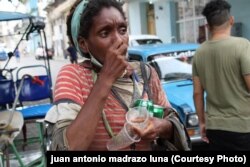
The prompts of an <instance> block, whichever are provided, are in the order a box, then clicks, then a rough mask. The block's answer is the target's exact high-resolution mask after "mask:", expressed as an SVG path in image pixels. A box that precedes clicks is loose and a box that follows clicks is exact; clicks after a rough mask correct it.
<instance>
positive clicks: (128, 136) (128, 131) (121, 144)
mask: <svg viewBox="0 0 250 167" xmlns="http://www.w3.org/2000/svg"><path fill="white" fill-rule="evenodd" d="M140 140H141V138H140V137H139V136H138V135H137V134H135V133H134V132H133V130H132V126H131V125H130V124H128V123H125V124H124V127H123V128H122V130H121V131H120V132H119V133H118V134H117V135H116V136H114V137H112V138H111V139H110V140H109V141H108V143H107V149H108V150H109V151H115V150H120V149H123V148H126V147H128V146H130V145H131V144H133V143H135V142H139V141H140Z"/></svg>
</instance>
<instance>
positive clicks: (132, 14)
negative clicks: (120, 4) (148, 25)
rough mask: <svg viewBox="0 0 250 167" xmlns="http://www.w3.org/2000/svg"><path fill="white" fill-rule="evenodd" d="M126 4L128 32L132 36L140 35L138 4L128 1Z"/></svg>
mask: <svg viewBox="0 0 250 167" xmlns="http://www.w3.org/2000/svg"><path fill="white" fill-rule="evenodd" d="M128 3H129V4H128V6H129V7H128V13H129V16H128V20H129V32H130V34H133V35H136V34H141V33H142V32H141V26H142V24H141V17H140V3H139V2H137V1H129V2H128Z"/></svg>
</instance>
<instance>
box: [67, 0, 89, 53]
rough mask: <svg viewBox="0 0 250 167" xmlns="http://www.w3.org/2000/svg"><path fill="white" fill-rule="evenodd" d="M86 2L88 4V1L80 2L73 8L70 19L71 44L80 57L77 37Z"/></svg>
mask: <svg viewBox="0 0 250 167" xmlns="http://www.w3.org/2000/svg"><path fill="white" fill-rule="evenodd" d="M88 2H89V1H88V0H82V2H80V3H79V4H78V5H77V7H76V8H75V11H74V13H73V16H72V19H71V36H72V39H73V42H74V45H75V47H76V49H77V51H78V52H79V53H80V54H81V55H82V51H81V49H80V47H79V44H78V35H79V29H80V22H81V15H82V13H83V11H84V10H85V8H86V6H87V4H88ZM82 56H83V55H82Z"/></svg>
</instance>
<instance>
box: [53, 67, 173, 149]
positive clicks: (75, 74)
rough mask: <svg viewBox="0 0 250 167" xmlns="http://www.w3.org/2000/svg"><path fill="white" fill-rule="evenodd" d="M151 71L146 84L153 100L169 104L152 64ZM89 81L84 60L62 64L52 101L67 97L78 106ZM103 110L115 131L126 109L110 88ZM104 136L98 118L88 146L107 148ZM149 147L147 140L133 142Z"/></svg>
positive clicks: (101, 124)
mask: <svg viewBox="0 0 250 167" xmlns="http://www.w3.org/2000/svg"><path fill="white" fill-rule="evenodd" d="M151 71H152V72H151V77H150V82H149V87H150V89H151V92H152V95H153V100H154V103H155V104H158V105H161V106H164V107H167V106H170V104H169V102H168V101H167V99H166V95H165V93H164V91H163V89H162V87H161V84H160V81H159V79H158V75H157V73H156V72H155V70H153V68H152V70H151ZM140 84H143V83H140ZM93 85H94V80H93V76H92V70H91V68H90V66H89V65H88V64H86V63H84V64H69V65H66V66H64V67H63V68H62V69H61V71H60V72H59V74H58V77H57V80H56V85H55V90H54V102H55V103H56V104H58V103H59V104H60V103H61V102H65V101H71V102H74V103H76V104H78V105H80V106H82V105H84V103H85V101H86V100H87V98H88V96H89V94H90V92H91V89H92V87H93ZM103 111H104V112H105V114H106V117H107V120H108V122H109V124H110V126H111V129H112V131H113V132H114V133H115V134H117V133H119V131H120V130H121V129H122V128H123V125H124V123H125V114H126V111H125V109H124V108H123V107H122V105H121V104H120V103H119V101H118V100H117V99H116V98H115V97H114V96H113V94H112V93H111V92H110V94H109V95H108V98H107V100H106V103H105V105H104V108H103ZM78 112H79V111H78ZM108 140H110V136H109V134H108V132H107V131H106V129H105V126H104V123H103V120H102V119H100V120H99V123H98V127H97V129H96V133H95V137H94V139H93V141H92V143H91V145H90V147H89V150H96V151H97V150H107V148H106V144H107V142H108ZM129 149H130V148H126V149H124V150H129ZM150 149H151V147H150V143H149V142H145V141H140V142H139V143H136V150H150Z"/></svg>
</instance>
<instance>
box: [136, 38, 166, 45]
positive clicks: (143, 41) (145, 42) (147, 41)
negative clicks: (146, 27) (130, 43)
mask: <svg viewBox="0 0 250 167" xmlns="http://www.w3.org/2000/svg"><path fill="white" fill-rule="evenodd" d="M136 41H137V43H138V44H139V45H148V44H159V43H162V41H161V40H160V39H137V40H136Z"/></svg>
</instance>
